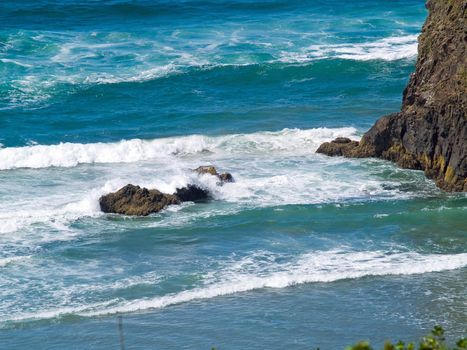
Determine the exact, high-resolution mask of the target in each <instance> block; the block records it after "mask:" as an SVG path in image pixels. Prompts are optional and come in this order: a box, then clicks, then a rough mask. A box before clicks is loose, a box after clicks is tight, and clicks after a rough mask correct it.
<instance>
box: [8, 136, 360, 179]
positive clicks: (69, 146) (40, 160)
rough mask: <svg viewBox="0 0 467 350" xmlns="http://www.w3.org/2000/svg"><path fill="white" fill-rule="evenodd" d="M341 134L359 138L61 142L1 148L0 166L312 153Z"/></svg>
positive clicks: (292, 137) (224, 137) (258, 137)
mask: <svg viewBox="0 0 467 350" xmlns="http://www.w3.org/2000/svg"><path fill="white" fill-rule="evenodd" d="M337 136H347V137H351V138H354V139H355V138H356V129H355V128H336V129H327V128H318V129H308V130H300V129H284V130H282V131H279V132H258V133H253V134H236V135H226V136H218V137H209V136H202V135H191V136H184V137H172V138H161V139H155V140H140V139H133V140H123V141H120V142H115V143H89V144H80V143H60V144H57V145H50V146H48V145H47V146H46V145H33V146H25V147H7V148H2V149H0V170H8V169H16V168H46V167H52V166H53V167H74V166H76V165H78V164H83V163H88V164H90V163H131V162H137V161H141V160H149V159H153V158H167V157H173V156H176V155H186V154H195V153H200V152H203V151H210V152H230V153H238V152H246V153H251V152H265V151H268V152H271V151H275V152H278V151H289V152H292V151H297V152H303V151H304V150H305V151H306V153H312V152H314V151H315V150H316V148H317V147H318V146H319V144H320V143H321V142H324V141H328V140H330V139H332V138H335V137H337Z"/></svg>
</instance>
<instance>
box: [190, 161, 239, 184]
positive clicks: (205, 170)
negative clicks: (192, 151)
mask: <svg viewBox="0 0 467 350" xmlns="http://www.w3.org/2000/svg"><path fill="white" fill-rule="evenodd" d="M193 171H195V172H197V173H198V174H209V175H212V176H216V177H217V178H218V179H219V180H221V184H222V183H224V182H234V178H233V176H232V174H230V173H222V174H219V173H218V172H217V169H216V168H215V167H213V166H212V165H203V166H200V167H197V168H196V169H194V170H193Z"/></svg>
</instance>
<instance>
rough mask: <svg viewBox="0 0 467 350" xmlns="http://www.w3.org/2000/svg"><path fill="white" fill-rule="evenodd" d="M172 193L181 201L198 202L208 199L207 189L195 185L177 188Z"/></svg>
mask: <svg viewBox="0 0 467 350" xmlns="http://www.w3.org/2000/svg"><path fill="white" fill-rule="evenodd" d="M174 195H175V196H176V197H177V198H178V199H179V200H180V201H182V202H199V201H205V200H207V199H209V197H210V194H209V191H208V190H205V189H204V188H201V187H199V186H196V185H188V186H186V187H182V188H177V191H176V192H175V193H174Z"/></svg>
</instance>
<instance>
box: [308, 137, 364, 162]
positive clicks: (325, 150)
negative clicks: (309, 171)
mask: <svg viewBox="0 0 467 350" xmlns="http://www.w3.org/2000/svg"><path fill="white" fill-rule="evenodd" d="M357 146H358V142H357V141H352V140H351V139H348V138H346V137H338V138H337V139H335V140H333V141H331V142H325V143H323V144H322V145H321V146H319V148H318V150H317V151H316V153H322V154H325V155H327V156H331V157H335V156H345V157H351V156H352V151H353V150H354V149H355V148H356V147H357Z"/></svg>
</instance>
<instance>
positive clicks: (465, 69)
mask: <svg viewBox="0 0 467 350" xmlns="http://www.w3.org/2000/svg"><path fill="white" fill-rule="evenodd" d="M427 8H428V10H429V15H428V18H427V20H426V22H425V24H424V26H423V30H422V34H421V35H420V37H419V45H418V59H417V64H416V69H415V73H413V74H412V75H411V76H410V80H409V83H408V85H407V87H406V88H405V90H404V94H403V101H402V108H401V111H400V112H398V113H394V114H391V115H388V116H385V117H382V118H381V119H379V120H378V121H377V122H376V123H375V125H374V126H373V127H372V128H371V129H370V130H369V131H368V132H367V133H365V135H364V136H363V137H362V139H361V141H360V143H358V144H357V145H356V146H355V147H353V148H352V149H349V148H348V147H347V146H342V145H341V144H339V142H335V141H333V142H331V143H325V144H323V145H322V146H321V147H320V148H319V149H318V151H319V152H320V153H324V154H329V155H343V156H347V157H378V158H382V159H387V160H391V161H393V162H395V163H397V164H398V165H399V166H401V167H404V168H409V169H419V170H424V171H425V175H426V176H427V177H429V178H432V179H434V180H435V181H436V184H437V185H438V186H439V187H440V188H442V189H444V190H446V191H467V116H466V111H467V50H466V46H467V39H466V36H465V29H466V15H467V1H466V0H449V1H446V0H429V1H428V2H427ZM346 144H347V143H345V144H344V145H346Z"/></svg>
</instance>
